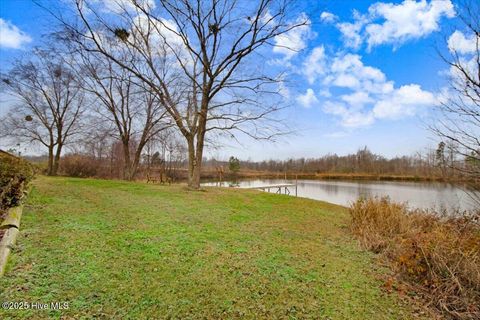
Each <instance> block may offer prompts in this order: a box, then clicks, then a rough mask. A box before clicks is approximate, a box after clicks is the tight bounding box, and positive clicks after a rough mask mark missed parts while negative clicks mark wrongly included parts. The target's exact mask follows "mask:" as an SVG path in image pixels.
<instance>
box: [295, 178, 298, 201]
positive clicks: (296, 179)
mask: <svg viewBox="0 0 480 320" xmlns="http://www.w3.org/2000/svg"><path fill="white" fill-rule="evenodd" d="M297 189H298V174H296V175H295V197H298V191H297Z"/></svg>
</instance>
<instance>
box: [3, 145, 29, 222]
mask: <svg viewBox="0 0 480 320" xmlns="http://www.w3.org/2000/svg"><path fill="white" fill-rule="evenodd" d="M34 175H35V170H34V167H33V166H32V165H31V164H30V163H29V162H28V161H26V160H23V159H21V158H18V157H15V156H12V155H10V154H8V153H4V152H0V215H1V214H2V213H3V212H4V211H5V209H7V208H9V207H13V206H16V205H18V204H19V202H20V199H21V198H22V196H23V192H24V190H25V186H26V185H27V184H28V183H29V182H30V181H31V180H32V179H33V177H34Z"/></svg>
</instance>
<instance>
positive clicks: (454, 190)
mask: <svg viewBox="0 0 480 320" xmlns="http://www.w3.org/2000/svg"><path fill="white" fill-rule="evenodd" d="M285 183H292V184H295V180H277V179H265V180H244V181H239V185H238V187H240V188H252V187H259V186H265V185H275V184H285ZM203 185H205V186H216V185H218V184H217V183H215V182H212V183H204V184H203ZM223 185H224V186H228V183H224V184H223ZM290 191H291V194H292V195H295V187H291V188H290ZM271 192H275V191H274V190H271ZM282 192H283V191H282ZM297 192H298V196H299V197H305V198H310V199H315V200H322V201H327V202H330V203H335V204H339V205H342V206H348V205H350V204H351V203H352V202H353V201H355V200H356V199H358V198H359V197H370V196H380V197H382V196H389V197H390V199H392V200H394V201H397V202H407V203H408V206H409V207H411V208H421V209H428V208H435V209H441V208H447V209H449V210H451V209H460V210H469V209H474V208H475V207H476V206H475V202H474V201H473V200H472V198H471V196H470V195H468V194H467V193H466V192H465V191H464V190H462V189H460V188H458V187H454V186H452V185H449V184H445V183H433V182H396V181H395V182H392V181H332V180H327V181H325V180H298V190H297Z"/></svg>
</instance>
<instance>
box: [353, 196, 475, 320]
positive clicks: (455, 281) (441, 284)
mask: <svg viewBox="0 0 480 320" xmlns="http://www.w3.org/2000/svg"><path fill="white" fill-rule="evenodd" d="M350 215H351V217H352V222H351V229H352V232H353V233H354V234H355V235H356V236H357V237H358V239H359V240H360V242H361V244H362V245H363V247H365V248H367V249H369V250H372V251H374V252H376V253H382V255H383V257H385V258H386V260H387V261H388V263H389V265H390V266H391V268H392V269H393V270H394V271H395V272H396V274H397V277H398V279H399V280H400V281H401V282H403V283H405V284H407V285H408V286H411V288H412V289H414V291H416V292H417V293H419V294H420V295H421V296H422V297H424V298H425V299H427V300H428V303H427V304H428V305H430V306H433V307H434V309H435V310H436V311H437V312H438V313H439V314H441V315H443V316H444V317H445V318H447V319H480V303H479V302H480V227H479V224H478V222H479V221H478V217H479V213H478V212H477V213H472V214H470V215H461V214H458V215H456V216H453V215H446V214H438V213H435V212H429V211H425V210H408V208H407V207H406V205H404V204H398V203H393V202H391V201H390V200H389V199H388V198H381V199H378V198H375V199H360V200H358V201H357V202H355V203H354V204H353V205H352V206H351V207H350Z"/></svg>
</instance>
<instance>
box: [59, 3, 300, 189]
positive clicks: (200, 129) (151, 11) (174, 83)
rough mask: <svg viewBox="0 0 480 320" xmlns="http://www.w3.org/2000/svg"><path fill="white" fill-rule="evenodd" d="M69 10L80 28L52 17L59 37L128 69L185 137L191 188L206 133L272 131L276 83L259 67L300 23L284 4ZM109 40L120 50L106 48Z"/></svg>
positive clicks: (258, 135)
mask: <svg viewBox="0 0 480 320" xmlns="http://www.w3.org/2000/svg"><path fill="white" fill-rule="evenodd" d="M155 3H156V5H155ZM75 4H76V13H77V18H78V21H80V23H79V24H75V23H70V22H68V21H66V20H65V19H62V18H61V17H60V19H61V20H62V22H63V24H64V26H65V30H64V31H63V37H64V38H68V40H69V41H70V42H74V43H76V44H77V45H79V46H80V47H81V48H82V49H83V50H86V51H88V52H95V53H99V54H102V55H103V56H104V57H105V58H106V59H109V60H111V61H113V62H114V63H116V64H117V65H118V66H120V67H122V68H124V69H125V70H128V71H129V72H130V73H132V74H133V75H135V77H136V78H137V79H138V80H139V81H141V82H142V83H144V85H145V86H147V87H149V88H150V90H152V92H154V93H155V95H156V96H157V97H159V99H160V101H161V103H162V105H163V107H164V108H165V110H166V111H167V113H168V114H169V116H170V117H171V118H172V120H173V121H174V123H175V124H176V126H177V127H178V129H179V131H180V132H181V134H182V135H183V137H184V138H185V139H186V143H187V146H188V161H189V166H188V171H189V173H188V184H189V186H190V187H191V188H199V185H200V170H201V165H202V158H203V152H204V147H205V141H206V140H205V139H206V135H207V133H210V132H213V131H216V132H220V133H222V132H228V135H230V136H231V137H234V134H235V132H237V133H238V132H242V133H244V134H246V135H248V136H250V137H253V138H255V139H271V138H272V137H274V136H276V135H278V134H279V133H280V131H279V130H278V126H277V125H276V124H277V123H276V122H275V121H273V120H274V117H273V113H274V112H276V111H278V110H279V109H280V108H281V107H280V106H281V99H280V98H281V97H280V96H279V91H280V90H279V83H280V81H282V79H283V77H282V75H279V74H277V73H275V72H274V71H273V70H272V69H273V68H269V67H268V66H265V63H264V62H265V58H264V57H263V56H262V52H263V51H264V50H265V47H268V46H271V45H273V44H274V43H275V40H276V39H278V38H277V37H281V36H282V35H285V34H286V33H288V32H290V31H292V30H293V29H295V28H299V27H302V26H305V24H306V23H307V20H306V19H304V18H295V19H294V18H292V17H289V16H288V15H287V13H289V12H290V11H289V10H288V9H289V5H290V1H282V0H279V1H276V0H258V1H246V0H245V1H238V0H211V1H201V0H176V1H166V0H160V1H157V2H154V1H138V0H123V1H119V2H118V7H119V10H115V12H110V13H105V12H104V10H101V8H99V7H98V2H96V1H93V2H92V1H87V0H75ZM112 35H114V36H115V37H116V40H117V41H121V43H122V48H121V50H119V49H118V47H112V46H111V45H109V42H108V39H109V38H110V37H111V36H112ZM125 52H128V53H129V54H130V59H129V60H127V61H126V60H124V59H123V58H122V57H123V54H124V53H125ZM132 62H134V63H132ZM266 96H268V98H266ZM265 122H267V124H266V123H265Z"/></svg>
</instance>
